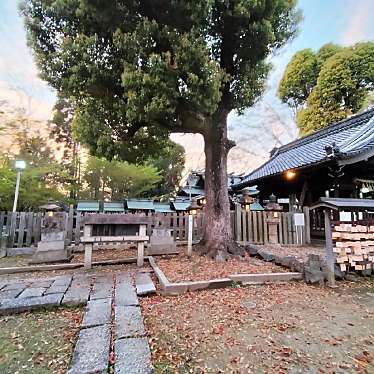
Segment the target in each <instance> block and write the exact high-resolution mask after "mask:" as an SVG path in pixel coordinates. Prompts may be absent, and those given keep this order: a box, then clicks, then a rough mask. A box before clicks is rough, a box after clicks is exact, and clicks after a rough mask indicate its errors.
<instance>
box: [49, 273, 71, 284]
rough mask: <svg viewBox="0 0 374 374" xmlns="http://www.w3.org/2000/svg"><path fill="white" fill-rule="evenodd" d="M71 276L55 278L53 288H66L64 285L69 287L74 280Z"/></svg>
mask: <svg viewBox="0 0 374 374" xmlns="http://www.w3.org/2000/svg"><path fill="white" fill-rule="evenodd" d="M72 278H73V277H72V276H71V275H60V276H58V277H55V278H54V279H53V284H52V286H64V285H69V284H70V283H71V280H72Z"/></svg>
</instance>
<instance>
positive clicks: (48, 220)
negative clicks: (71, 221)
mask: <svg viewBox="0 0 374 374" xmlns="http://www.w3.org/2000/svg"><path fill="white" fill-rule="evenodd" d="M66 218H67V217H66V213H65V212H48V213H46V215H45V216H44V218H43V220H42V228H41V240H40V242H39V243H38V248H37V250H36V252H35V254H34V256H33V258H32V260H31V263H34V264H35V263H46V262H64V261H69V260H70V259H71V250H70V249H69V248H68V246H67V238H66V230H65V227H66Z"/></svg>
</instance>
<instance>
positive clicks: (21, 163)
mask: <svg viewBox="0 0 374 374" xmlns="http://www.w3.org/2000/svg"><path fill="white" fill-rule="evenodd" d="M15 167H16V170H17V181H16V190H15V192H14V203H13V212H15V211H16V210H17V201H18V194H19V184H20V180H21V173H22V171H23V170H25V168H26V162H25V161H23V160H16V162H15Z"/></svg>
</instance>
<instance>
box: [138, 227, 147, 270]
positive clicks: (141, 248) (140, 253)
mask: <svg viewBox="0 0 374 374" xmlns="http://www.w3.org/2000/svg"><path fill="white" fill-rule="evenodd" d="M146 233H147V226H146V225H140V226H139V236H145V235H146ZM137 265H138V266H139V267H142V266H143V265H144V241H141V242H138V260H137Z"/></svg>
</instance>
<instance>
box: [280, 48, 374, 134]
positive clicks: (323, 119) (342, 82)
mask: <svg viewBox="0 0 374 374" xmlns="http://www.w3.org/2000/svg"><path fill="white" fill-rule="evenodd" d="M373 85H374V43H373V42H367V43H358V44H355V45H354V46H352V47H345V48H344V47H340V46H337V45H334V44H331V43H329V44H326V45H324V46H322V47H321V49H320V50H319V51H318V52H317V53H314V52H313V51H311V50H303V51H300V52H297V53H296V54H295V55H294V56H293V57H292V59H291V61H290V62H289V64H288V65H287V68H286V70H285V72H284V75H283V78H282V80H281V82H280V85H279V96H280V98H281V99H282V100H283V101H284V102H286V103H288V104H289V105H290V106H291V107H292V108H293V109H295V110H296V121H297V125H298V127H299V129H300V133H301V135H306V134H309V133H312V132H314V131H317V130H320V129H322V128H324V127H326V126H327V125H328V124H329V123H332V122H335V121H339V120H341V119H344V118H346V117H347V116H348V115H350V114H353V113H356V112H358V111H359V110H361V109H362V108H363V107H364V106H365V104H367V103H368V102H369V101H370V95H371V94H372V92H373V88H374V86H373Z"/></svg>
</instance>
